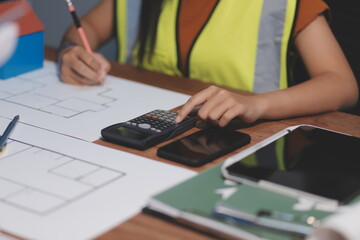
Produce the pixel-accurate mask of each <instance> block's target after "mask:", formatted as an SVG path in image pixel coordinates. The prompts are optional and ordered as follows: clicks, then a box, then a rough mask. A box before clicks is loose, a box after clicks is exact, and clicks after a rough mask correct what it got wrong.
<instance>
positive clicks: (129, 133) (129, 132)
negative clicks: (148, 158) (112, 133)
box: [117, 127, 149, 140]
mask: <svg viewBox="0 0 360 240" xmlns="http://www.w3.org/2000/svg"><path fill="white" fill-rule="evenodd" d="M117 133H118V134H119V135H121V136H124V137H127V138H131V139H136V140H143V139H145V138H147V137H148V136H149V134H148V133H146V132H140V131H136V130H135V129H131V128H125V127H119V128H117Z"/></svg>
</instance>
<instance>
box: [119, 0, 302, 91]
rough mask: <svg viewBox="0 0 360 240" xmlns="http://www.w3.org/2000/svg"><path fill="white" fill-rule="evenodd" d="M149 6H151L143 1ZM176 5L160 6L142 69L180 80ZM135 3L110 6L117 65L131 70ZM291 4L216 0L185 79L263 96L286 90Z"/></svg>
mask: <svg viewBox="0 0 360 240" xmlns="http://www.w3.org/2000/svg"><path fill="white" fill-rule="evenodd" d="M146 1H151V0H146ZM180 1H181V0H164V5H163V8H162V12H161V14H160V18H159V23H158V29H157V38H156V45H155V50H154V55H153V58H152V60H151V61H148V60H147V58H146V57H145V59H144V64H143V67H144V68H146V69H148V70H152V71H157V72H161V73H165V74H169V75H177V76H182V73H181V71H180V70H179V68H178V61H179V56H178V52H177V37H176V36H177V34H176V31H177V17H178V14H177V13H178V9H179V2H180ZM140 6H141V0H116V13H117V18H116V19H117V20H116V21H117V37H118V40H119V62H121V63H130V64H134V65H136V62H137V61H136V59H134V56H136V54H135V53H136V49H137V48H136V37H137V31H138V25H139V24H138V22H139V21H138V18H139V14H140ZM296 8H297V0H222V1H219V3H218V4H217V5H216V6H215V9H214V11H213V12H212V15H211V16H210V18H209V20H208V21H207V22H206V23H205V26H204V27H203V28H202V30H201V33H200V34H199V36H198V37H197V39H196V40H195V44H194V45H193V47H192V49H191V50H190V53H189V64H188V66H189V76H187V77H190V78H193V79H198V80H201V81H204V82H208V83H212V84H217V85H222V86H227V87H231V88H235V89H239V90H244V91H250V92H255V93H263V92H269V91H274V90H277V89H284V88H286V87H287V57H288V47H289V41H290V38H291V31H292V27H293V23H294V19H295V14H296Z"/></svg>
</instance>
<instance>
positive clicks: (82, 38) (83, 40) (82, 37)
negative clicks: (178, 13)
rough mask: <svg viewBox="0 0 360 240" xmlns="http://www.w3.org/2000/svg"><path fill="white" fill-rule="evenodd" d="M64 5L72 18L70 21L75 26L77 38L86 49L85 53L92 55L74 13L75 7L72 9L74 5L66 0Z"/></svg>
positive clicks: (69, 0)
mask: <svg viewBox="0 0 360 240" xmlns="http://www.w3.org/2000/svg"><path fill="white" fill-rule="evenodd" d="M66 3H67V5H68V7H69V11H70V14H71V16H72V19H73V21H74V24H75V27H76V29H77V31H78V33H79V36H80V39H81V41H82V43H83V45H84V47H85V49H86V51H87V52H88V53H91V54H92V53H93V51H92V50H91V47H90V44H89V41H88V40H87V37H86V35H85V32H84V29H83V28H82V27H81V23H80V20H79V18H78V16H77V14H76V12H75V7H74V4H73V3H72V2H71V0H66Z"/></svg>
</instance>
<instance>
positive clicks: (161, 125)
mask: <svg viewBox="0 0 360 240" xmlns="http://www.w3.org/2000/svg"><path fill="white" fill-rule="evenodd" d="M176 115H177V114H176V113H175V112H170V111H165V110H154V111H151V112H149V113H147V114H144V115H142V116H139V117H137V118H134V119H132V120H130V121H128V122H126V123H127V124H129V125H133V126H138V127H140V128H142V129H149V130H152V131H154V132H161V131H163V130H165V129H167V128H169V127H172V126H174V125H175V124H176V123H175V118H176Z"/></svg>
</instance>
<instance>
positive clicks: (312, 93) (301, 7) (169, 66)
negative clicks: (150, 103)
mask: <svg viewBox="0 0 360 240" xmlns="http://www.w3.org/2000/svg"><path fill="white" fill-rule="evenodd" d="M114 3H115V4H114ZM326 10H327V6H326V5H325V4H324V3H323V2H322V1H321V0H298V1H296V0H271V1H268V0H267V1H260V0H251V1H250V0H227V1H225V0H196V1H192V0H163V1H161V0H146V1H143V2H141V1H138V0H130V1H126V0H114V1H113V0H103V1H102V2H100V3H99V4H98V5H97V6H96V7H95V8H94V9H93V10H91V11H90V12H89V13H88V14H87V15H86V16H85V17H84V18H83V19H82V25H83V27H84V29H85V31H86V33H87V36H88V38H89V42H90V45H91V47H92V48H93V49H96V48H98V47H99V46H100V45H101V44H103V43H104V42H106V41H107V40H108V39H110V38H111V37H112V36H114V35H116V36H117V37H118V42H119V61H120V62H122V63H125V62H127V63H130V64H133V65H136V66H140V67H143V68H146V69H149V70H153V71H159V72H163V73H166V74H171V75H181V76H186V77H191V78H194V79H199V80H201V81H205V82H210V83H213V84H216V85H220V86H228V87H232V88H235V89H240V90H244V91H252V92H255V93H258V94H256V95H253V96H243V95H240V94H235V93H232V92H230V91H226V90H224V89H222V88H220V87H215V86H211V87H209V88H207V89H205V90H203V91H201V92H199V93H197V94H195V95H194V96H192V97H191V98H190V99H189V100H188V102H187V103H186V104H185V105H184V106H183V107H182V108H181V109H180V110H179V112H178V117H177V119H176V121H178V122H179V121H182V119H183V118H184V117H185V116H186V115H187V114H188V113H189V112H190V111H192V110H193V109H194V108H195V107H196V106H200V109H199V110H198V115H199V116H200V117H201V118H202V119H210V120H213V121H215V122H217V123H218V124H219V125H220V126H225V125H226V124H228V122H229V121H230V120H231V119H233V118H235V117H238V118H240V119H242V120H243V121H245V122H253V121H255V120H257V119H280V118H287V117H293V116H300V115H308V114H315V113H320V112H325V111H333V110H339V109H344V108H349V107H351V106H353V105H354V104H355V103H356V101H357V97H358V92H357V85H356V81H355V79H354V76H353V74H352V72H351V69H350V67H349V65H348V63H347V61H346V59H345V57H344V55H343V53H342V51H341V49H340V48H339V46H338V44H337V42H336V40H335V38H334V36H333V35H332V32H331V31H330V30H329V27H328V24H327V22H326V19H325V17H324V15H323V13H324V12H325V11H326ZM139 16H140V17H139ZM138 19H139V23H138ZM293 26H294V27H293ZM137 29H140V30H139V32H138V31H137ZM136 36H138V37H137V38H136ZM135 39H138V41H135ZM63 42H64V44H65V45H64V46H65V48H62V51H61V52H60V55H59V56H60V60H61V68H60V69H61V78H62V80H63V81H64V82H67V83H72V84H84V85H91V84H101V83H102V82H103V79H104V76H105V74H106V73H107V71H108V70H109V63H108V62H107V61H106V60H105V59H104V58H103V57H102V56H101V55H99V54H94V55H91V54H88V53H87V52H86V51H85V50H84V49H83V48H82V47H81V46H80V45H81V41H80V40H79V37H78V35H77V32H76V30H75V28H74V27H71V28H70V29H69V30H68V31H67V33H66V35H65V37H64V40H63ZM292 45H294V46H295V48H296V51H297V53H298V54H299V55H300V56H301V58H302V60H303V62H304V63H305V66H306V68H307V70H308V72H309V74H310V79H309V80H308V81H306V82H304V83H301V84H298V85H296V86H291V87H288V85H290V84H288V83H289V82H290V79H288V76H290V75H291V72H290V71H289V72H288V69H289V64H288V56H289V53H292V54H293V53H294V52H293V51H291V50H292V47H291V46H292Z"/></svg>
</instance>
